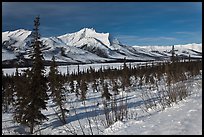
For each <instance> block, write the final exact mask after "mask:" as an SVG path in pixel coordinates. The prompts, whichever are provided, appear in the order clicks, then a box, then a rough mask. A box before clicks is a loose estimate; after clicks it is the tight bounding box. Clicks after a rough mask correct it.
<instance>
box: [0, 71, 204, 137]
mask: <svg viewBox="0 0 204 137" xmlns="http://www.w3.org/2000/svg"><path fill="white" fill-rule="evenodd" d="M201 72H202V71H201ZM183 83H184V84H185V85H187V87H188V88H187V90H188V91H190V93H191V95H190V96H188V97H187V98H186V99H184V100H182V101H180V102H178V103H177V104H172V106H171V107H167V108H165V109H164V110H161V109H159V108H158V109H148V111H147V112H146V111H144V110H145V105H144V102H143V100H142V98H141V97H140V95H141V94H142V92H143V91H144V90H146V89H147V88H146V87H143V88H142V89H141V88H138V87H137V86H133V87H130V88H128V92H125V93H124V94H126V96H127V101H128V117H127V118H126V119H124V120H123V121H117V122H116V123H114V124H113V125H111V126H110V127H108V128H107V127H106V126H105V117H104V110H103V106H102V98H101V93H100V92H93V89H92V88H91V86H89V88H88V92H87V99H86V101H85V104H83V103H82V101H80V100H78V99H77V98H76V96H75V94H74V93H69V94H67V102H66V104H65V107H66V108H67V109H69V110H70V111H69V113H68V114H67V119H66V122H67V124H65V125H62V124H61V122H60V121H59V119H58V117H57V116H56V114H55V111H54V110H55V109H56V105H55V104H54V103H53V102H52V100H49V102H48V104H47V106H48V109H47V110H43V111H42V112H43V114H45V115H46V116H47V117H48V118H49V120H48V121H45V122H43V124H42V125H40V126H37V127H36V128H35V133H34V134H37V135H39V134H42V135H67V134H74V133H75V134H86V135H87V134H92V133H93V134H94V135H96V134H103V135H104V134H105V135H107V134H111V135H112V134H117V135H122V134H123V135H127V134H129V135H139V134H142V135H153V134H154V135H163V134H167V135H176V134H179V135H201V134H202V75H198V76H196V77H194V78H190V79H188V80H186V81H184V82H183ZM162 86H163V85H162V83H161V85H160V87H162ZM154 92H157V91H154ZM120 95H121V94H120ZM98 103H99V105H97V104H98ZM12 117H13V116H12V112H8V113H3V112H2V134H3V135H8V134H10V135H11V134H14V135H19V134H29V133H28V132H29V129H28V128H27V127H23V126H22V125H19V124H17V123H14V122H13V120H12ZM90 125H91V128H90ZM83 132H84V133H83Z"/></svg>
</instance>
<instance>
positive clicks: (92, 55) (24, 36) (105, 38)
mask: <svg viewBox="0 0 204 137" xmlns="http://www.w3.org/2000/svg"><path fill="white" fill-rule="evenodd" d="M31 34H32V31H29V30H25V29H19V30H15V31H6V32H2V61H3V63H8V62H9V61H10V60H15V61H19V59H21V61H22V60H25V59H29V57H28V50H29V49H30V44H31ZM41 41H42V42H43V44H44V45H46V47H45V49H46V50H45V51H44V57H45V59H46V60H48V61H49V60H51V58H52V56H53V55H54V56H55V57H56V60H57V61H58V62H64V63H94V62H108V61H109V62H113V61H117V60H121V59H124V58H126V59H127V60H135V61H146V60H158V59H160V60H161V59H168V58H169V57H170V56H171V53H170V52H171V49H172V46H127V45H123V44H121V43H120V42H119V41H118V40H117V39H116V38H114V37H113V36H112V35H110V34H109V33H99V32H96V31H95V30H94V29H93V28H84V29H81V30H80V31H78V32H75V33H69V34H65V35H61V36H56V37H48V38H46V37H42V38H41ZM174 47H175V50H176V54H177V55H178V56H182V57H188V56H189V54H190V56H191V57H194V58H202V44H195V43H193V44H187V45H175V46H174Z"/></svg>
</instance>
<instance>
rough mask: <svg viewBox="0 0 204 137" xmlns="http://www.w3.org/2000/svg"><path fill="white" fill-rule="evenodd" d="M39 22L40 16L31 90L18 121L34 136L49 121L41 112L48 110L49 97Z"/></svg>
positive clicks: (34, 35) (34, 40)
mask: <svg viewBox="0 0 204 137" xmlns="http://www.w3.org/2000/svg"><path fill="white" fill-rule="evenodd" d="M39 20H40V18H39V16H38V17H36V18H35V20H34V29H33V33H32V42H31V46H32V49H33V50H32V52H31V59H32V62H33V64H32V68H31V72H30V73H29V76H28V81H29V83H30V84H28V86H29V90H28V91H26V92H27V94H26V95H27V97H26V98H25V99H24V100H23V102H22V103H23V104H24V105H25V108H24V109H23V111H22V112H21V115H22V117H21V118H20V119H19V120H18V121H17V122H18V123H21V124H24V125H26V126H28V127H29V128H30V133H31V134H33V131H34V127H35V126H36V125H39V124H41V123H42V121H43V120H47V117H46V116H45V115H44V114H42V112H41V110H43V109H46V104H47V100H48V95H47V84H46V78H45V68H44V63H43V60H44V58H43V54H42V48H43V47H44V45H43V44H42V42H41V41H40V34H39V25H40V22H39ZM16 113H18V111H17V112H16ZM17 115H18V114H17Z"/></svg>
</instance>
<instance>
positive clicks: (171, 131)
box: [104, 76, 202, 135]
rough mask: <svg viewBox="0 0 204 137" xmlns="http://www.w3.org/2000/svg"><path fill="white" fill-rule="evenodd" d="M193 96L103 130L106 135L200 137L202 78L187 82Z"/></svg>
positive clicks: (198, 77)
mask: <svg viewBox="0 0 204 137" xmlns="http://www.w3.org/2000/svg"><path fill="white" fill-rule="evenodd" d="M188 84H189V88H190V89H189V90H192V91H193V94H192V95H191V96H189V97H188V98H187V99H186V100H183V101H181V102H179V103H178V104H174V105H173V106H172V107H170V108H166V109H165V110H164V111H159V112H157V111H156V112H155V111H153V110H152V112H151V111H150V115H146V116H144V117H141V118H139V119H137V120H133V119H131V120H128V121H126V122H121V121H118V122H116V123H114V124H113V125H112V126H111V127H109V128H107V129H105V132H104V134H106V135H108V134H110V135H201V134H202V76H197V77H196V78H194V80H191V81H188Z"/></svg>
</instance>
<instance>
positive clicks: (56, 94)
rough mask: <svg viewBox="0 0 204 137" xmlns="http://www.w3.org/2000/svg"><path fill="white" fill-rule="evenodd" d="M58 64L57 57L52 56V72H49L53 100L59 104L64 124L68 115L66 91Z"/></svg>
mask: <svg viewBox="0 0 204 137" xmlns="http://www.w3.org/2000/svg"><path fill="white" fill-rule="evenodd" d="M58 73H59V72H58V70H57V65H56V62H55V57H54V56H53V58H52V64H51V66H50V72H49V78H48V79H49V86H50V89H51V92H52V93H51V96H52V97H53V101H54V102H55V103H56V105H57V106H58V108H59V109H58V110H57V111H59V112H60V114H61V116H59V119H60V121H61V122H62V123H63V124H66V116H65V109H64V108H63V106H64V103H65V100H66V98H65V92H64V89H63V82H62V80H61V77H60V75H59V74H58Z"/></svg>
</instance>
